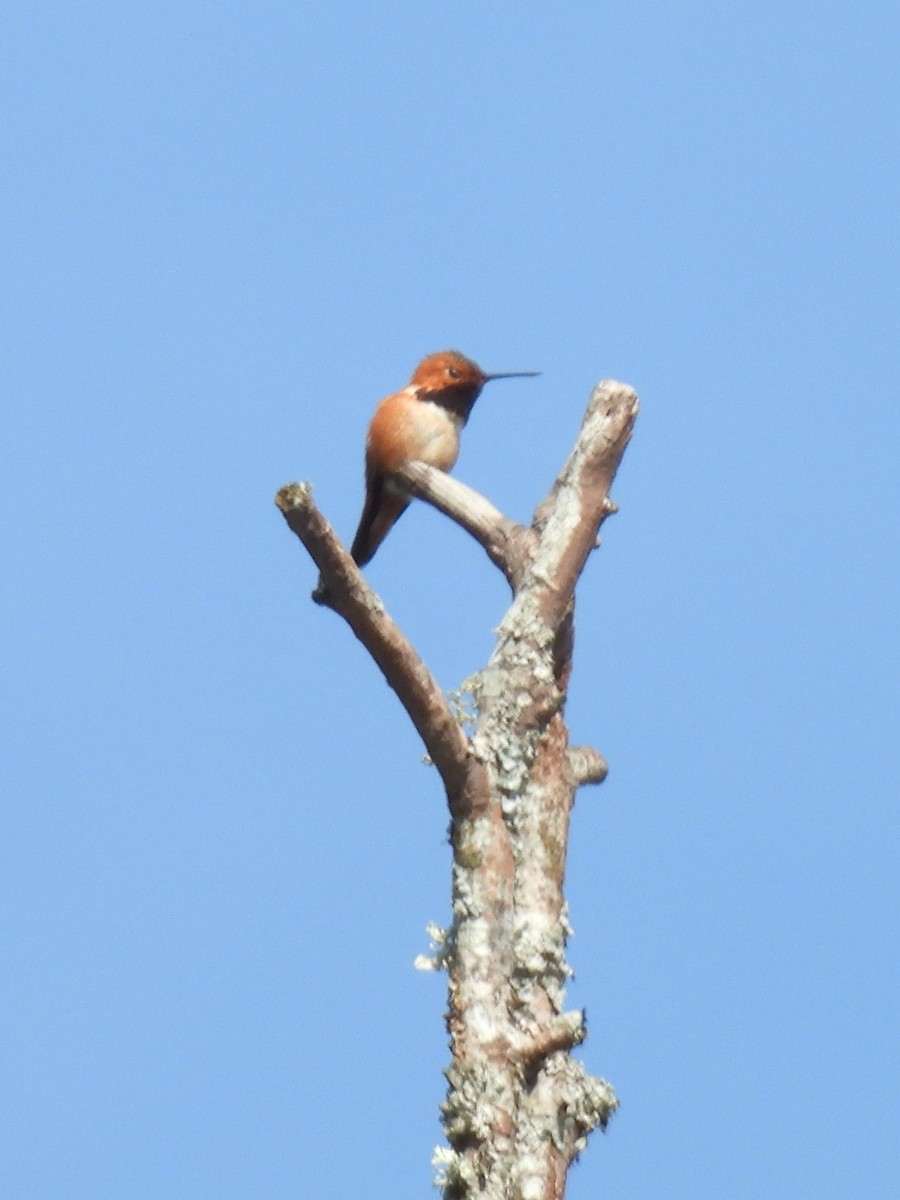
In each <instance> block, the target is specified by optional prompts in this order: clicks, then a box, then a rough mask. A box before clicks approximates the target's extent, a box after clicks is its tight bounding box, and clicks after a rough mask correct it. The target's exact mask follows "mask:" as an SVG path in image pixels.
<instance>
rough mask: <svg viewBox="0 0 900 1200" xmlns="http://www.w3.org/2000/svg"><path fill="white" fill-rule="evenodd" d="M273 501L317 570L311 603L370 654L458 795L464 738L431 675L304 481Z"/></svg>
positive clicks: (465, 760)
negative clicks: (329, 612)
mask: <svg viewBox="0 0 900 1200" xmlns="http://www.w3.org/2000/svg"><path fill="white" fill-rule="evenodd" d="M275 503H276V505H277V506H278V508H279V509H280V510H281V512H282V513H283V515H284V518H285V520H286V521H287V523H288V525H289V526H290V528H291V529H292V530H293V532H294V533H295V534H296V535H297V537H298V538H300V540H301V542H303V545H304V546H305V547H306V549H307V550H308V551H309V553H310V556H311V557H312V559H313V561H314V562H315V564H316V566H317V567H318V568H319V570H320V571H321V572H322V577H321V579H320V581H319V586H318V587H317V588H316V592H315V593H314V596H315V598H316V599H317V602H318V603H320V604H325V605H327V607H329V608H332V609H334V611H335V612H336V613H339V614H340V616H342V617H343V618H344V620H345V621H346V622H347V624H348V625H349V626H350V628H351V629H352V630H353V632H354V633H355V634H356V636H357V637H358V638H359V640H360V641H361V642H362V644H363V645H364V646H365V648H366V649H367V650H368V652H369V653H370V654H371V656H372V658H373V659H374V660H375V662H376V663H377V664H378V666H379V667H380V669H381V672H382V674H383V675H384V677H385V679H386V680H387V682H388V684H389V686H390V687H391V688H393V690H394V691H395V692H396V693H397V696H398V698H399V700H400V702H401V704H402V705H403V707H404V708H405V709H406V711H407V712H408V713H409V716H410V720H411V721H412V723H413V725H415V727H416V729H417V730H418V733H419V735H420V737H421V738H422V741H423V742H424V743H425V748H426V749H427V751H428V755H429V757H430V758H431V760H432V762H433V763H434V765H435V766H436V767H437V769H438V771H439V772H440V774H441V778H442V779H443V781H444V786H445V787H446V789H447V793H448V795H449V796H458V795H459V794H460V792H461V791H462V790H463V789H464V787H465V784H466V782H467V776H468V768H469V745H468V739H467V738H466V736H465V734H464V733H463V731H462V729H461V728H460V726H459V723H458V722H457V720H456V719H455V717H454V716H453V714H452V712H451V711H450V707H449V705H448V704H447V701H446V698H445V697H444V694H443V692H442V691H441V689H440V688H439V687H438V685H437V682H436V681H435V679H434V677H433V675H432V674H431V672H430V671H429V670H428V668H427V667H426V665H425V663H424V662H423V661H422V659H421V658H420V657H419V655H418V654H417V653H416V651H415V649H414V648H413V646H412V644H411V643H410V642H409V640H408V639H407V638H406V637H405V636H404V635H403V634H402V633H401V632H400V630H399V628H398V627H397V625H396V624H395V623H394V621H393V619H392V618H391V617H390V616H389V615H388V613H387V612H386V611H385V608H384V605H383V604H382V602H381V600H380V598H379V597H378V595H377V594H376V593H375V592H373V591H372V589H371V588H370V587H369V585H368V584H367V583H366V581H365V579H364V578H363V576H362V575H361V573H360V571H359V569H358V568H357V566H356V564H355V563H354V561H353V559H352V558H351V557H350V555H349V554H348V553H347V551H346V550H345V549H344V547H343V545H342V544H341V542H340V539H339V538H338V536H337V534H336V533H335V532H334V530H333V529H332V528H331V526H330V525H329V523H328V522H327V521H326V520H325V518H324V517H323V516H322V514H321V513H320V512H319V510H318V508H316V506H315V504H314V503H313V498H312V488H311V487H310V485H309V484H308V483H291V484H288V485H287V486H286V487H283V488H282V489H281V490H280V491H279V493H278V495H277V496H276V497H275Z"/></svg>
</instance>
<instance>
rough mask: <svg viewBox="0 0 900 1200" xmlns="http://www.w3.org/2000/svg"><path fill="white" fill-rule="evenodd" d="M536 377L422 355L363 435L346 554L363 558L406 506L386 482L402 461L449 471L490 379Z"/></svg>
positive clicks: (460, 357)
mask: <svg viewBox="0 0 900 1200" xmlns="http://www.w3.org/2000/svg"><path fill="white" fill-rule="evenodd" d="M526 375H540V371H503V372H499V373H497V374H492V375H489V374H488V373H487V371H482V369H481V367H479V366H478V365H477V364H476V363H473V362H472V360H471V359H470V358H466V356H465V355H464V354H460V353H459V351H458V350H441V351H439V353H437V354H429V355H428V357H427V358H423V359H422V361H421V362H420V363H419V365H418V366H417V367H416V369H415V371H413V374H412V379H410V381H409V383H408V384H407V386H406V387H405V388H403V390H402V391H400V392H394V394H393V395H392V396H385V398H384V399H383V400H382V401H381V403H380V404H379V405H378V407H377V408H376V410H375V415H374V416H373V417H372V421H371V423H370V425H369V432H368V435H367V437H366V501H365V504H364V506H363V512H362V517H361V519H360V522H359V528H358V529H357V531H356V537H355V538H354V539H353V545H352V547H351V548H350V553H351V554H352V556H353V558H354V559H355V560H356V562H357V563H358V565H359V566H361V567H363V566H365V564H366V563H367V562H369V561H370V560H371V559H372V557H373V555H374V554H375V551H376V550H377V549H378V547H379V546H380V545H381V543H382V542H383V541H384V539H385V537H386V536H387V534H388V532H389V530H390V529H391V527H392V526H393V525H394V524H395V523H396V522H397V521H398V520H399V518H400V517H401V516H402V514H403V513H404V512H405V511H406V509H407V507H408V506H409V495H408V493H406V492H404V491H403V490H402V489H401V488H400V487H398V486H397V484H395V483H393V482H392V479H391V477H392V475H393V473H394V472H395V471H396V470H397V468H398V467H400V466H402V465H403V463H407V462H413V461H414V460H418V461H419V462H425V463H428V464H429V465H430V466H432V467H437V468H439V470H441V471H449V470H450V469H451V467H452V466H453V464H454V463H455V462H456V459H457V457H458V455H459V435H460V433H461V431H462V428H463V426H464V425H465V423H466V421H467V420H468V419H469V414H470V413H471V411H472V406H473V405H474V404H475V401H476V400H477V399H478V397H479V396H480V395H481V389H482V388H483V387H484V385H485V384H486V383H488V382H489V381H490V380H491V379H514V378H519V377H521V376H526Z"/></svg>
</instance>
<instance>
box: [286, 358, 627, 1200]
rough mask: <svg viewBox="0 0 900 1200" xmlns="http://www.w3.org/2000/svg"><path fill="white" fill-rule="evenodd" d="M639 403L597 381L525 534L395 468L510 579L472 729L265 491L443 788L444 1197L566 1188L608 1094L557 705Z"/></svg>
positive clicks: (590, 765)
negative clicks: (577, 904) (589, 1068)
mask: <svg viewBox="0 0 900 1200" xmlns="http://www.w3.org/2000/svg"><path fill="white" fill-rule="evenodd" d="M637 410H638V401H637V397H636V395H635V393H634V392H633V391H632V389H631V388H629V387H627V386H626V385H624V384H620V383H613V382H608V381H607V382H603V383H600V384H599V385H598V386H597V387H596V388H595V389H594V391H593V393H592V395H591V398H590V401H589V403H588V408H587V412H586V414H585V418H584V421H583V423H582V427H581V431H580V433H579V435H578V438H577V440H576V443H575V446H574V449H573V450H572V453H571V454H570V455H569V458H568V461H567V462H566V464H565V466H564V467H563V469H562V471H561V472H560V474H559V476H558V477H557V479H556V481H555V482H554V484H553V486H552V488H551V490H550V492H549V494H548V496H547V497H546V498H545V499H544V500H543V501H542V502H541V504H540V505H539V506H538V508H537V510H536V512H535V515H534V520H533V523H532V524H531V525H530V526H522V525H518V524H516V523H515V522H514V521H510V520H509V519H508V518H506V517H504V516H503V515H502V514H501V513H500V512H498V511H497V509H495V508H494V507H493V506H492V505H491V504H490V503H489V502H488V501H487V500H485V499H484V497H482V496H480V495H478V494H477V493H476V492H473V491H472V490H471V489H470V488H468V487H466V486H465V485H464V484H462V483H460V482H459V481H457V480H455V479H453V478H451V477H450V476H448V475H445V474H443V473H442V472H440V471H436V470H435V469H434V468H432V467H428V466H426V465H425V464H423V463H417V462H414V463H408V464H406V466H404V467H403V468H401V470H400V472H398V474H397V476H396V478H397V479H398V480H399V482H401V483H402V484H403V485H404V486H405V487H406V488H407V489H408V490H409V492H410V493H411V494H412V495H415V496H418V497H420V498H421V499H423V500H426V501H427V502H428V503H430V504H433V505H434V506H435V507H437V508H439V509H440V510H441V511H442V512H444V513H446V514H447V515H448V516H449V517H451V518H452V519H453V520H454V521H456V522H457V523H458V524H460V525H462V526H463V528H465V529H466V530H468V532H469V533H471V534H472V536H473V537H474V538H476V540H477V541H478V542H479V543H480V544H481V545H482V546H483V547H484V549H485V551H486V552H487V554H488V556H489V558H490V559H491V561H492V562H493V563H494V564H495V565H496V566H497V567H498V568H499V569H500V570H501V571H502V572H503V574H504V575H505V576H506V578H507V580H508V581H509V583H510V587H511V588H512V592H513V599H512V603H511V605H510V607H509V609H508V611H507V613H506V615H505V616H504V618H503V620H502V622H501V624H500V627H499V629H498V631H497V642H496V646H495V648H494V651H493V653H492V655H491V657H490V659H489V661H488V663H487V664H486V665H485V667H484V668H483V670H481V671H480V672H479V673H478V674H477V675H476V676H475V677H473V678H472V679H470V680H467V682H466V685H465V689H466V691H467V692H468V693H469V694H470V695H471V696H472V699H473V701H474V718H473V720H474V728H473V729H472V732H471V733H466V732H465V730H464V728H463V724H462V723H461V722H460V720H459V719H458V715H457V713H456V711H455V710H454V707H453V706H452V705H451V703H450V701H448V699H447V698H446V697H445V696H444V694H443V693H442V692H441V690H440V688H439V687H438V686H437V684H436V682H435V680H434V679H433V677H432V675H431V673H430V672H429V670H428V668H427V667H426V665H425V664H424V662H422V660H421V659H420V658H419V656H418V655H417V654H416V652H415V650H414V649H413V647H412V646H411V645H410V643H409V642H408V640H407V639H406V638H405V637H404V635H403V634H402V633H401V632H400V630H399V629H398V628H397V626H396V625H395V624H394V622H393V621H392V620H391V618H390V616H389V615H388V614H387V612H386V611H385V609H384V606H383V604H382V603H381V601H380V599H379V598H378V596H376V595H375V593H374V592H373V591H372V590H371V589H370V588H369V587H368V585H367V583H366V581H365V579H364V578H363V576H362V575H361V574H360V572H359V571H358V570H357V568H356V565H355V564H354V562H353V560H352V559H351V558H350V555H349V554H348V553H347V551H346V550H345V549H344V547H343V546H342V544H341V543H340V541H339V540H338V538H337V536H336V535H335V533H334V532H333V530H332V529H331V528H330V526H329V525H328V523H327V522H326V521H325V519H324V517H323V516H322V515H321V513H320V512H319V511H318V509H317V508H316V507H315V505H314V504H313V501H312V492H311V489H310V487H309V485H308V484H290V485H288V486H287V487H284V488H282V489H281V491H280V492H279V493H278V495H277V497H276V503H277V505H278V507H279V508H280V509H281V511H282V513H283V514H284V517H285V519H286V521H287V523H288V525H289V526H290V527H291V529H292V530H293V531H294V533H296V534H297V536H298V537H299V538H300V539H301V541H302V542H303V544H304V546H305V547H306V549H307V550H308V551H309V553H310V555H311V556H312V558H313V560H314V561H315V563H316V565H317V567H318V568H319V571H320V573H321V577H320V582H319V586H318V587H317V589H316V591H315V592H314V594H313V595H314V598H315V599H316V600H317V602H318V603H320V604H324V605H327V606H328V607H330V608H332V609H334V611H335V612H337V613H339V614H340V615H341V616H342V617H343V618H344V619H345V620H346V621H347V623H348V624H349V625H350V627H351V629H352V630H353V632H354V633H355V634H356V636H357V637H358V638H359V640H360V641H361V642H362V643H363V645H364V646H365V647H366V649H367V650H368V651H369V653H370V654H371V655H372V657H373V658H374V660H375V662H376V663H377V664H378V666H379V667H380V668H381V670H382V672H383V673H384V676H385V679H386V680H387V682H388V684H389V685H390V686H391V687H392V688H393V690H394V691H395V692H396V693H397V695H398V697H399V698H400V700H401V702H402V704H403V706H404V707H405V708H406V711H407V713H408V714H409V716H410V718H411V720H412V722H413V724H414V725H415V727H416V729H417V730H418V732H419V734H420V736H421V737H422V740H423V742H424V743H425V747H426V750H427V752H428V754H429V756H430V758H431V760H432V761H433V762H434V764H435V766H436V767H437V769H438V771H439V772H440V775H441V779H442V780H443V783H444V787H445V789H446V793H447V802H448V806H449V809H450V817H451V843H452V847H453V883H452V896H453V923H452V926H451V928H450V929H449V930H446V931H435V940H436V943H437V946H436V950H435V954H434V956H433V958H432V959H431V960H429V962H428V964H427V965H431V966H440V967H444V968H446V970H447V973H448V976H449V1013H448V1029H449V1034H450V1047H451V1051H452V1061H451V1064H450V1066H449V1067H448V1069H447V1072H446V1074H447V1080H448V1084H449V1087H448V1093H447V1098H446V1100H445V1102H444V1104H443V1105H442V1111H443V1119H444V1129H445V1132H446V1135H447V1141H448V1143H449V1145H448V1147H445V1148H442V1149H440V1150H439V1151H438V1152H437V1153H436V1157H435V1162H436V1165H437V1168H438V1175H439V1182H440V1183H441V1185H442V1186H443V1189H444V1195H445V1197H446V1198H447V1200H476V1198H477V1200H560V1198H561V1197H562V1195H563V1192H564V1189H565V1180H566V1173H567V1170H568V1167H569V1165H570V1163H571V1162H572V1160H573V1159H574V1158H575V1157H576V1155H577V1154H578V1153H579V1151H580V1150H581V1149H582V1148H583V1147H584V1144H585V1140H586V1138H587V1135H588V1134H589V1133H590V1132H591V1130H593V1129H596V1128H597V1127H598V1126H599V1127H601V1128H603V1127H605V1125H606V1123H607V1121H608V1120H609V1117H610V1115H611V1114H612V1112H613V1111H614V1110H615V1108H616V1106H617V1100H616V1098H615V1094H614V1093H613V1090H612V1088H611V1087H610V1086H609V1084H608V1083H606V1082H605V1081H604V1080H602V1079H599V1078H595V1077H591V1076H589V1075H588V1074H587V1072H586V1071H585V1069H584V1067H583V1065H582V1064H581V1063H580V1062H579V1061H578V1060H577V1059H575V1058H573V1057H572V1054H571V1051H572V1050H573V1048H574V1047H575V1046H577V1045H578V1044H579V1043H580V1042H582V1041H583V1040H584V1038H585V1026H584V1019H583V1014H582V1013H580V1012H572V1011H570V1012H566V1011H565V1006H564V1000H565V994H564V992H565V984H566V981H567V979H568V977H569V974H570V972H569V967H568V965H567V963H566V958H565V944H566V937H567V935H568V933H569V932H570V927H569V921H568V914H567V911H566V905H565V900H564V898H563V882H564V875H565V863H566V849H567V844H568V835H569V814H570V812H571V808H572V802H573V799H574V795H575V792H576V790H577V789H578V788H579V787H580V786H582V785H584V784H590V783H600V782H601V781H602V780H603V779H604V778H605V777H606V763H605V761H604V759H603V757H602V755H600V754H599V752H598V751H596V750H595V749H593V748H592V747H590V746H570V745H569V739H568V730H567V728H566V724H565V721H564V719H563V708H564V704H565V699H566V689H567V686H568V681H569V676H570V673H571V667H572V644H573V636H572V634H573V621H574V590H575V584H576V582H577V580H578V577H579V575H580V574H581V572H582V570H583V569H584V565H585V562H586V561H587V557H588V555H589V554H590V552H591V550H592V549H593V548H594V547H595V546H596V545H597V534H598V531H599V529H600V526H601V524H602V523H603V521H604V519H605V518H606V517H607V516H608V515H609V513H610V512H613V511H615V505H613V504H612V502H611V501H610V498H609V489H610V486H611V484H612V481H613V478H614V476H615V473H616V470H617V468H618V466H619V463H620V461H621V459H622V455H623V454H624V452H625V448H626V446H627V445H628V441H629V438H630V437H631V433H632V429H633V426H634V421H635V418H636V416H637Z"/></svg>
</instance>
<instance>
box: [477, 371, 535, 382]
mask: <svg viewBox="0 0 900 1200" xmlns="http://www.w3.org/2000/svg"><path fill="white" fill-rule="evenodd" d="M540 373H541V372H540V371H496V372H494V373H493V374H491V375H485V377H484V381H485V383H489V382H490V381H491V380H492V379H526V378H529V377H530V376H532V375H540Z"/></svg>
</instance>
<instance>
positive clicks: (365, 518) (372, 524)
mask: <svg viewBox="0 0 900 1200" xmlns="http://www.w3.org/2000/svg"><path fill="white" fill-rule="evenodd" d="M408 507H409V500H408V499H407V498H406V497H405V496H400V495H397V494H396V493H394V492H389V491H388V490H387V489H386V488H385V487H384V485H383V484H382V485H380V486H377V487H370V488H368V489H367V491H366V503H365V505H364V507H363V513H362V517H361V518H360V521H359V528H358V529H357V531H356V537H355V538H354V539H353V545H352V546H351V547H350V554H351V555H352V556H353V560H354V561H355V562H356V564H357V566H360V567H364V566H365V565H366V563H368V562H371V561H372V559H373V558H374V556H375V551H376V550H377V549H378V547H379V546H380V545H381V543H382V542H383V541H384V539H385V538H386V537H387V535H388V533H389V532H390V530H391V528H392V527H393V526H394V525H395V524H396V523H397V521H399V520H400V518H401V516H402V515H403V513H404V512H405V511H406V510H407V508H408Z"/></svg>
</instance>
